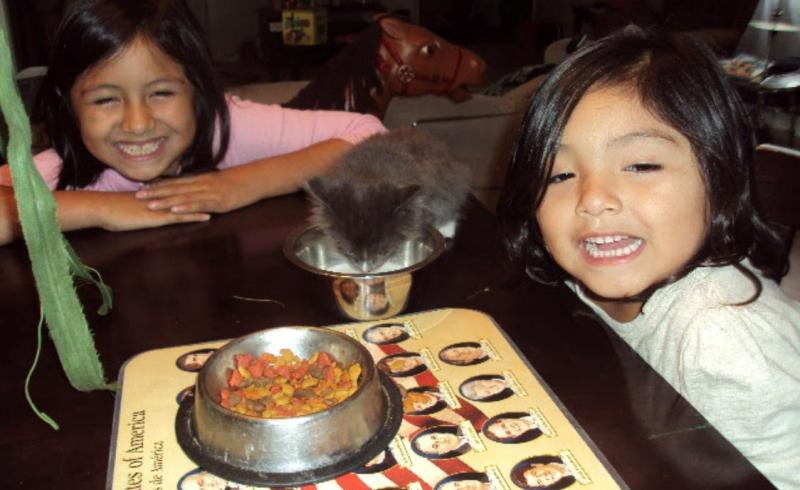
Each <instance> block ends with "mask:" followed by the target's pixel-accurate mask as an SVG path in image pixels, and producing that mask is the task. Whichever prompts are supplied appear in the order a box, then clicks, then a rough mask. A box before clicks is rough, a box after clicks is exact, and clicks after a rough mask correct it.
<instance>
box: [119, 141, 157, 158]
mask: <svg viewBox="0 0 800 490" xmlns="http://www.w3.org/2000/svg"><path fill="white" fill-rule="evenodd" d="M166 140H167V138H166V137H164V136H162V137H160V138H156V139H152V140H149V141H142V142H136V143H133V142H122V141H120V142H117V143H114V146H115V147H116V148H117V150H119V152H120V153H122V155H123V156H125V157H126V158H133V159H146V158H151V157H153V156H154V155H156V154H158V153H159V150H161V149H162V148H163V146H164V142H165V141H166Z"/></svg>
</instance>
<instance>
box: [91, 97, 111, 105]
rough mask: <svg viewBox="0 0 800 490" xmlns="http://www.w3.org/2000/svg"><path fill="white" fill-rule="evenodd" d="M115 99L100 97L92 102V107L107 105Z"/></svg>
mask: <svg viewBox="0 0 800 490" xmlns="http://www.w3.org/2000/svg"><path fill="white" fill-rule="evenodd" d="M115 100H116V99H115V98H114V97H100V98H99V99H95V100H93V101H92V104H93V105H108V104H110V103H112V102H114V101H115Z"/></svg>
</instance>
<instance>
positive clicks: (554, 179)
mask: <svg viewBox="0 0 800 490" xmlns="http://www.w3.org/2000/svg"><path fill="white" fill-rule="evenodd" d="M573 177H575V174H574V173H572V172H561V173H559V174H553V175H551V176H550V178H549V179H547V183H548V184H558V183H559V182H564V181H565V180H569V179H571V178H573Z"/></svg>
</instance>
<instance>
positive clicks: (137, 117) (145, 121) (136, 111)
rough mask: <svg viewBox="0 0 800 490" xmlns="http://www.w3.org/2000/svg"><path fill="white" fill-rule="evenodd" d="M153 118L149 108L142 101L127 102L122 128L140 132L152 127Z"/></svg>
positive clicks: (136, 132)
mask: <svg viewBox="0 0 800 490" xmlns="http://www.w3.org/2000/svg"><path fill="white" fill-rule="evenodd" d="M153 127H154V120H153V115H152V113H151V112H150V108H149V107H148V106H147V104H146V103H143V102H136V101H134V102H129V103H127V104H126V106H125V114H124V116H123V120H122V130H123V131H127V132H128V133H133V134H142V133H146V132H147V131H149V130H151V129H153Z"/></svg>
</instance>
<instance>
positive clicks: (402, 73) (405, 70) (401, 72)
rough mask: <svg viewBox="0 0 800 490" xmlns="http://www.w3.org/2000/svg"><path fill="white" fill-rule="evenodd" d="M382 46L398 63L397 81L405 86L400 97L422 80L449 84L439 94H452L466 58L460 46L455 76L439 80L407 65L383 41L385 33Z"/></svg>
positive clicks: (390, 46) (389, 45)
mask: <svg viewBox="0 0 800 490" xmlns="http://www.w3.org/2000/svg"><path fill="white" fill-rule="evenodd" d="M381 46H383V47H384V48H385V49H386V51H387V52H388V53H389V54H390V55H391V56H392V58H393V59H394V61H395V63H397V79H398V80H400V83H402V84H403V85H402V88H401V90H400V95H405V94H406V93H407V92H408V86H409V85H410V84H411V82H413V81H414V80H422V81H425V82H432V83H439V82H447V84H446V85H445V86H444V88H443V89H442V91H441V92H439V95H444V94H446V93H448V92H450V89H451V88H453V84H454V83H455V81H456V79H457V78H458V72H459V71H461V62H462V60H463V58H464V50H463V48H462V47H461V46H458V58H457V59H456V65H455V67H454V68H453V74H452V75H451V76H450V78H439V77H438V76H437V77H429V76H426V75H420V74H418V73H417V72H416V70H414V67H413V66H411V65H409V64H408V63H406V61H405V60H404V59H403V58H402V57H401V56H400V53H398V52H397V51H396V50H395V49H393V48H392V45H391V44H390V43H388V42H386V41H385V40H384V39H383V33H381ZM381 65H382V63H381ZM379 66H380V65H379ZM381 71H384V70H381Z"/></svg>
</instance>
